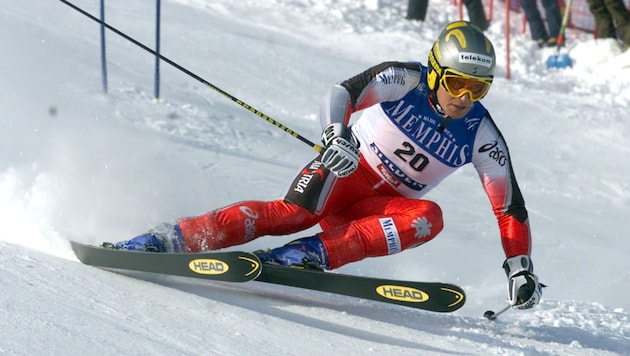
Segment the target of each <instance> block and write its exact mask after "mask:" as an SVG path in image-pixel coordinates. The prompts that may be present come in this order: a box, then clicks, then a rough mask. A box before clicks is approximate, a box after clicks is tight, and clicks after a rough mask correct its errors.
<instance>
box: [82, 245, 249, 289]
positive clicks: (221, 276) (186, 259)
mask: <svg viewBox="0 0 630 356" xmlns="http://www.w3.org/2000/svg"><path fill="white" fill-rule="evenodd" d="M70 244H71V245H72V249H73V250H74V253H75V254H76V255H77V257H78V258H79V261H81V262H83V263H85V264H86V265H92V266H98V267H106V268H114V269H124V270H134V271H143V272H154V273H162V274H171V275H176V276H184V277H194V278H203V279H211V280H216V281H225V282H247V281H251V280H253V279H255V278H256V277H258V275H259V274H260V271H261V268H260V267H261V263H260V260H259V259H258V257H257V256H256V255H254V254H251V253H247V252H201V253H155V252H139V251H127V250H117V249H113V248H103V247H100V246H92V245H85V244H82V243H79V242H76V241H70Z"/></svg>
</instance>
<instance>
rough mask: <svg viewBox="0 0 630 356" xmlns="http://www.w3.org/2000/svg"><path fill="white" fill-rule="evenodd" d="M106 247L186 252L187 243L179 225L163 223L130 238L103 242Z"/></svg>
mask: <svg viewBox="0 0 630 356" xmlns="http://www.w3.org/2000/svg"><path fill="white" fill-rule="evenodd" d="M101 246H103V247H105V248H114V249H118V250H130V251H131V250H133V251H145V252H175V253H176V252H185V251H186V244H185V243H184V238H183V237H182V231H181V229H180V228H179V225H171V224H163V225H161V226H158V227H157V228H155V229H153V230H150V231H149V232H147V233H145V234H142V235H139V236H136V237H134V238H132V239H130V240H125V241H120V242H116V243H111V242H103V244H102V245H101Z"/></svg>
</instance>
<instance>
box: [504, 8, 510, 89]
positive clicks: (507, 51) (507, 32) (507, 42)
mask: <svg viewBox="0 0 630 356" xmlns="http://www.w3.org/2000/svg"><path fill="white" fill-rule="evenodd" d="M505 59H506V61H505V78H507V79H510V0H505Z"/></svg>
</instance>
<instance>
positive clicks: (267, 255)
mask: <svg viewBox="0 0 630 356" xmlns="http://www.w3.org/2000/svg"><path fill="white" fill-rule="evenodd" d="M253 253H254V254H255V255H256V256H258V258H260V261H261V262H263V263H269V264H275V265H280V266H287V267H296V268H306V269H315V270H319V271H323V270H324V269H326V268H328V253H327V252H326V248H325V247H324V243H323V242H322V239H321V238H319V236H317V235H315V236H311V237H305V238H301V239H297V240H295V241H291V242H289V243H288V244H286V245H284V246H280V247H276V248H274V249H264V250H257V251H254V252H253Z"/></svg>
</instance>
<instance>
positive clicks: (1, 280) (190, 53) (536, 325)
mask: <svg viewBox="0 0 630 356" xmlns="http://www.w3.org/2000/svg"><path fill="white" fill-rule="evenodd" d="M75 3H76V4H77V5H79V6H81V7H83V8H84V9H86V10H87V11H89V12H90V13H92V14H94V15H97V14H98V4H99V2H98V1H96V0H90V1H88V0H75ZM406 3H407V2H406V1H395V0H380V1H379V0H371V1H367V0H366V1H358V0H336V1H332V0H319V1H316V0H239V1H232V0H214V1H205V0H165V1H162V9H161V10H162V42H161V48H162V54H163V55H165V56H166V57H168V58H170V59H172V60H173V61H175V62H177V63H178V64H180V65H182V66H183V67H185V68H186V69H188V70H190V71H192V72H193V73H195V74H197V75H199V76H200V77H202V78H205V79H206V80H207V81H209V82H210V83H212V84H214V85H216V86H218V87H220V88H221V89H223V90H225V91H227V92H229V93H231V94H232V95H235V96H236V97H238V98H239V99H241V100H243V101H245V102H246V103H248V104H250V105H252V106H254V107H255V108H257V109H258V110H261V111H262V112H264V113H266V114H267V115H269V116H271V117H272V118H274V119H276V120H278V121H280V122H281V123H283V124H285V125H287V126H288V127H290V128H291V129H293V130H295V131H297V132H299V133H300V134H301V135H302V136H305V137H307V138H311V139H312V140H317V138H318V137H319V130H320V129H319V122H318V117H317V113H318V110H319V108H318V104H319V99H320V97H321V96H322V95H323V93H324V92H325V91H326V90H327V89H328V87H329V86H330V85H332V84H333V83H335V82H338V81H341V80H343V79H346V78H349V77H350V76H352V75H354V74H357V73H359V72H361V71H362V70H364V69H366V68H367V67H369V66H371V65H374V64H377V63H380V62H381V61H385V60H420V61H422V62H425V61H426V56H427V53H428V50H429V48H430V45H431V43H432V40H433V39H434V38H435V37H436V35H437V33H438V31H439V29H440V28H441V27H442V26H443V25H444V24H446V23H447V22H449V21H451V20H454V19H457V9H456V8H455V7H453V6H452V5H451V4H452V3H451V2H450V1H444V0H440V1H438V0H431V1H430V6H429V10H428V16H427V21H426V22H416V21H407V20H405V19H404V16H405V14H406ZM3 5H4V6H2V7H0V23H1V24H2V25H1V27H2V30H1V31H0V48H3V51H2V55H1V56H0V107H1V108H2V116H3V118H2V120H1V121H0V122H1V124H0V125H1V129H0V148H1V152H2V155H1V157H0V219H1V221H0V225H2V227H3V229H4V231H5V232H4V233H3V234H2V238H1V240H0V271H1V273H0V286H1V287H0V310H1V313H2V317H1V318H0V335H1V336H0V353H6V354H24V355H26V354H56V355H68V354H75V353H77V352H78V353H80V354H89V355H118V354H164V355H180V354H189V355H199V354H226V355H243V354H257V355H267V354H274V355H293V354H295V355H298V354H299V355H321V354H332V355H335V354H345V355H364V354H370V353H374V354H376V353H378V354H419V353H420V354H480V355H481V354H483V355H487V354H524V355H538V354H543V355H544V354H550V355H565V354H570V355H595V354H596V355H607V354H608V355H610V354H630V317H629V314H628V310H630V301H629V298H628V297H627V293H628V292H630V288H629V287H628V285H629V283H628V282H630V272H629V271H630V268H629V267H630V262H629V259H628V253H629V251H630V239H628V238H627V229H628V218H629V217H630V214H629V213H630V193H629V186H628V184H629V183H628V177H630V164H629V160H628V155H629V154H630V123H629V122H628V121H627V120H628V112H630V111H629V104H628V101H629V99H630V53H628V52H626V53H621V51H620V50H619V48H618V47H617V46H616V45H615V44H614V43H611V42H610V41H596V40H593V39H592V36H591V35H587V34H581V33H578V32H574V31H569V33H568V46H567V48H566V49H563V52H568V53H569V54H570V56H571V57H572V59H573V61H574V66H573V68H568V69H565V70H548V69H546V68H545V65H544V62H545V59H546V58H547V57H548V56H549V55H553V53H554V52H553V50H545V51H539V50H537V49H536V48H535V45H534V44H533V43H532V42H531V41H530V39H529V36H528V35H527V34H526V35H521V34H520V25H521V19H522V17H521V16H520V15H513V16H512V18H511V21H512V22H513V23H512V24H511V25H512V29H513V30H512V33H513V38H512V42H511V48H512V53H511V79H510V80H508V79H505V74H506V63H505V47H506V46H505V39H504V31H503V30H504V21H503V13H504V11H503V6H502V3H500V2H495V9H494V13H495V14H498V15H496V16H495V20H494V21H493V24H492V26H491V28H490V29H489V31H488V32H487V34H488V36H489V37H490V38H491V39H492V40H493V42H494V43H495V47H496V49H497V52H498V56H499V60H500V61H499V64H498V69H497V77H496V79H495V83H494V85H493V88H492V90H491V91H490V94H489V95H488V97H487V98H486V99H484V103H485V104H486V105H487V106H488V108H489V109H490V110H491V112H492V114H493V117H494V118H495V120H496V122H497V124H498V125H499V127H501V129H502V130H503V133H504V136H505V137H506V139H507V140H508V143H509V145H510V149H511V154H512V156H513V160H514V163H515V169H516V175H517V177H518V179H519V183H520V185H521V189H522V191H523V194H524V196H525V198H526V201H527V205H528V209H529V212H530V222H531V226H532V231H533V238H534V245H533V246H534V249H533V261H534V263H535V266H536V272H537V274H538V275H539V276H540V278H541V281H542V282H544V283H546V284H548V285H549V287H548V288H546V289H545V292H544V298H543V301H542V303H541V304H540V305H539V306H538V307H537V308H535V309H533V310H530V311H508V312H507V313H506V314H503V315H501V316H500V318H499V319H498V320H497V321H495V322H489V321H487V320H485V319H484V318H483V317H482V314H483V312H484V311H485V310H487V309H493V310H499V309H500V308H502V307H503V306H504V305H505V283H506V280H505V276H504V274H503V271H502V270H501V263H502V262H503V259H504V255H503V252H502V250H501V246H500V242H499V237H498V229H497V226H496V221H495V219H494V217H493V215H492V213H491V210H490V207H489V204H488V202H487V198H486V197H485V195H484V193H483V191H482V189H481V186H480V183H479V181H478V178H477V176H476V173H475V172H474V170H473V169H472V168H471V167H466V168H464V169H462V170H460V171H459V172H457V173H456V174H454V175H453V176H451V177H449V178H447V179H446V180H445V181H444V182H443V184H442V185H441V186H440V187H438V188H437V189H436V190H434V191H432V192H431V193H430V195H429V196H428V198H430V199H432V200H435V201H436V202H438V203H439V204H440V205H441V206H442V208H443V210H444V215H445V229H444V231H443V232H442V233H441V235H440V236H439V237H438V238H436V239H435V240H433V241H432V242H431V243H429V244H426V245H423V246H422V247H420V248H417V249H412V250H409V251H405V252H403V253H401V254H398V255H395V256H390V257H384V258H378V259H368V260H364V261H361V262H359V263H355V264H352V265H348V266H345V267H343V268H341V269H340V272H346V273H353V274H358V275H366V276H383V277H391V278H399V279H413V280H437V281H448V282H454V283H458V284H460V285H461V286H463V288H464V289H465V290H466V292H467V297H468V302H467V304H466V305H465V306H464V307H463V308H462V309H460V310H459V311H457V312H455V313H452V314H432V313H427V312H422V311H416V310H411V309H408V308H404V307H398V306H390V305H384V304H381V303H377V302H368V301H362V300H358V299H355V298H349V297H341V296H335V295H329V294H326V293H318V292H310V291H304V290H299V289H293V288H287V287H277V286H272V285H266V284H263V283H259V282H251V283H246V284H225V283H218V282H214V283H213V282H206V281H200V280H194V279H187V278H178V277H166V276H159V275H154V274H148V273H112V272H111V271H106V270H102V269H97V268H92V267H89V266H85V265H82V264H80V263H79V262H78V261H77V260H76V258H75V257H74V255H73V253H72V252H71V249H70V247H69V244H68V240H69V239H76V240H79V241H82V242H85V243H95V244H96V243H100V242H101V241H104V240H109V241H117V240H121V239H126V238H128V237H131V236H134V235H135V234H138V233H140V232H143V231H146V230H147V229H149V228H151V227H153V226H154V225H157V224H159V223H160V222H163V221H172V220H175V219H177V218H180V217H183V216H191V215H197V214H200V213H203V212H205V211H208V210H211V209H214V208H217V207H221V206H224V205H227V204H230V203H233V202H235V201H239V200H249V199H260V200H270V199H275V198H278V197H281V196H282V195H283V193H284V190H285V189H286V188H287V186H288V184H289V183H290V182H291V180H292V179H293V177H294V175H295V174H296V172H298V171H299V169H301V167H302V165H303V164H305V163H306V162H307V161H308V160H309V159H310V158H312V157H313V156H314V154H315V153H314V151H312V150H311V149H310V148H309V147H308V146H307V145H304V144H303V143H301V142H300V141H298V140H296V139H294V138H293V137H291V136H289V135H287V134H286V133H284V132H282V131H281V130H279V129H277V128H276V127H274V126H273V125H270V124H269V123H267V122H265V121H264V120H262V119H260V118H258V117H257V116H255V115H253V114H252V113H250V112H248V111H247V110H245V109H243V108H242V107H240V106H238V105H236V104H235V103H233V102H232V101H230V100H227V99H226V98H224V97H223V96H221V95H219V94H218V93H217V92H215V91H213V90H212V89H210V88H209V87H207V86H205V85H203V84H202V83H200V82H198V81H196V80H194V79H192V78H191V77H190V76H188V75H186V74H184V73H182V72H181V71H179V70H177V69H174V68H173V67H171V66H169V65H167V64H166V63H162V65H161V78H162V82H161V99H160V100H159V101H156V100H154V99H153V71H154V61H155V59H154V57H152V56H151V55H149V54H148V53H146V52H144V51H143V50H141V49H139V48H138V47H137V46H135V45H133V44H132V43H130V42H129V41H127V40H124V39H121V38H120V37H118V36H116V35H114V34H113V33H111V32H108V33H107V57H108V61H107V69H108V77H109V82H108V88H109V93H108V95H103V92H102V86H101V69H100V50H99V26H98V25H97V24H96V23H95V22H93V21H91V20H89V19H88V18H86V17H85V16H82V15H80V14H79V13H77V12H76V11H74V10H72V9H71V8H69V7H68V6H66V5H64V4H63V3H62V2H58V1H46V0H23V1H19V2H17V1H13V2H8V3H4V4H3ZM106 5H107V10H106V19H107V21H108V22H109V23H110V24H111V25H112V26H114V27H116V28H118V29H119V30H121V31H123V32H125V33H127V34H128V35H130V36H132V37H133V38H136V39H137V40H139V41H141V42H143V43H145V44H147V45H149V46H153V44H154V31H155V24H154V14H155V3H154V2H151V1H142V2H141V1H107V2H106ZM314 230H315V231H316V229H314ZM307 233H308V232H307ZM304 235H306V233H303V234H298V235H295V236H286V237H275V238H270V237H266V238H260V239H258V240H256V241H254V242H251V243H250V244H248V245H246V246H242V247H240V248H242V249H246V250H253V249H256V248H262V247H273V246H277V245H280V244H282V243H284V242H286V241H289V240H290V239H293V238H295V237H298V236H304Z"/></svg>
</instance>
